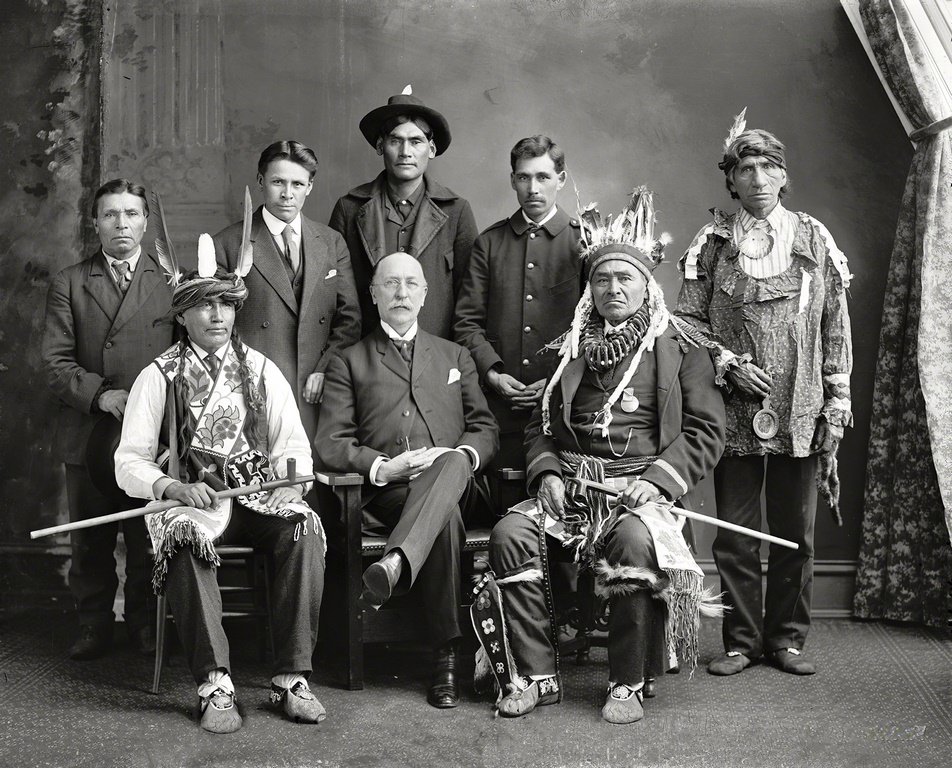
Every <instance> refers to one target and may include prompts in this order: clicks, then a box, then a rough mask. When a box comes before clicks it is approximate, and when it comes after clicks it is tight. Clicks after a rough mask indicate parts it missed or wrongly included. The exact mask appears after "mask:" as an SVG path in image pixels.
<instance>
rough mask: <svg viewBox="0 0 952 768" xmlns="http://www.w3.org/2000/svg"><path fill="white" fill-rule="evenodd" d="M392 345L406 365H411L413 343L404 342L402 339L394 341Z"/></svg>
mask: <svg viewBox="0 0 952 768" xmlns="http://www.w3.org/2000/svg"><path fill="white" fill-rule="evenodd" d="M393 345H394V346H395V347H396V348H397V352H399V353H400V357H402V358H403V359H404V360H405V361H406V364H407V365H412V364H413V342H412V341H406V340H404V339H394V340H393Z"/></svg>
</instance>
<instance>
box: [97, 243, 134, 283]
mask: <svg viewBox="0 0 952 768" xmlns="http://www.w3.org/2000/svg"><path fill="white" fill-rule="evenodd" d="M102 255H103V256H105V257H106V263H107V264H108V265H109V274H110V275H111V276H112V279H113V281H114V282H117V281H116V270H115V267H114V266H113V265H114V264H115V263H116V262H118V261H124V262H125V263H126V264H128V265H129V279H130V280H131V279H132V276H133V275H134V274H135V273H136V267H137V266H138V265H139V257H140V256H141V255H142V246H141V245H140V246H138V247H137V248H136V250H135V253H133V254H132V255H131V256H130V257H129V258H128V259H117V258H115V257H114V256H110V255H109V254H108V253H106V252H105V251H103V252H102ZM117 284H118V282H117Z"/></svg>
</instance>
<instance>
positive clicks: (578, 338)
mask: <svg viewBox="0 0 952 768" xmlns="http://www.w3.org/2000/svg"><path fill="white" fill-rule="evenodd" d="M654 218H655V214H654V206H653V202H652V194H651V192H650V191H649V190H647V189H646V188H645V187H638V188H636V189H635V190H634V192H633V193H632V197H631V200H630V202H629V204H628V206H627V207H626V208H625V210H624V211H623V212H622V213H621V214H620V215H619V216H618V217H617V218H615V219H614V220H612V218H611V216H609V217H608V218H607V220H605V221H602V218H601V216H600V214H599V212H598V210H597V209H596V208H595V205H594V204H593V205H590V206H588V207H587V208H585V209H584V210H583V211H581V213H580V215H579V219H580V221H581V224H582V228H581V230H582V242H581V258H582V259H583V260H585V262H586V272H587V274H589V275H591V274H592V273H593V272H594V270H595V268H596V267H597V266H598V265H599V264H601V263H602V262H603V261H608V260H610V259H622V260H624V261H626V262H628V263H630V264H632V265H634V266H635V267H637V268H638V269H639V270H640V271H641V272H642V273H643V274H644V276H645V278H646V282H647V290H646V298H645V303H644V305H643V306H642V307H641V308H640V309H638V310H637V311H636V313H635V314H634V315H633V316H632V317H631V318H630V319H629V320H628V322H627V323H626V324H625V325H624V326H623V327H622V328H620V329H618V330H617V331H614V332H610V333H607V334H606V333H605V322H604V319H603V318H602V317H601V316H600V315H599V314H598V312H597V310H596V308H595V304H594V302H593V298H592V290H591V286H590V285H586V287H585V291H584V293H583V294H582V297H581V299H580V300H579V302H578V305H577V306H576V308H575V313H574V317H573V320H572V324H571V326H570V328H569V329H568V330H567V331H566V332H565V333H564V334H563V335H562V336H560V337H559V338H558V339H556V340H555V341H553V342H552V343H551V344H549V345H548V348H552V349H557V350H558V354H559V358H560V359H559V365H558V367H557V368H556V370H555V373H554V374H553V375H552V377H551V378H550V380H549V381H548V383H547V385H546V388H545V391H544V393H543V397H542V404H541V410H542V429H543V432H544V433H545V434H547V435H551V434H552V432H551V415H550V409H549V407H550V401H551V398H552V393H553V392H554V391H555V388H556V386H557V385H558V382H559V380H560V379H561V377H562V374H563V373H564V372H565V369H566V367H567V366H568V364H569V363H570V362H571V361H573V360H576V359H578V358H579V357H580V356H581V357H583V358H584V360H585V363H586V366H587V367H588V368H589V369H590V370H591V371H592V372H594V373H595V374H596V375H605V374H612V373H613V374H616V375H617V373H618V368H619V366H620V365H621V364H623V363H625V361H627V366H626V368H625V370H624V372H623V373H622V374H621V376H620V377H618V378H617V381H618V383H617V385H615V386H614V388H613V389H612V391H611V394H610V395H609V397H608V399H607V400H606V401H605V403H604V405H603V406H602V408H601V409H600V410H599V411H598V412H597V413H596V414H595V419H594V428H595V430H596V431H600V432H601V434H602V436H603V437H605V436H607V435H608V431H609V427H610V425H611V423H612V420H613V419H614V415H613V409H614V408H615V407H616V406H618V407H620V408H622V409H623V410H625V411H629V412H630V411H633V410H635V409H637V407H638V402H637V400H636V399H635V400H633V399H632V397H631V390H630V389H629V386H630V383H631V380H632V378H633V377H634V375H635V373H636V371H637V370H638V366H639V364H640V363H641V361H642V359H643V357H644V355H645V353H646V352H648V351H650V350H652V349H653V348H654V343H655V340H656V339H657V338H658V337H659V336H660V335H661V334H663V333H664V332H665V331H666V330H667V329H668V327H669V326H671V327H673V328H674V329H675V330H676V331H677V332H678V334H679V336H680V337H681V338H682V339H683V340H684V342H685V343H686V344H688V345H690V346H695V347H696V346H708V344H709V343H708V342H707V340H706V339H705V338H704V337H703V336H701V335H700V334H699V333H697V332H695V331H694V329H693V328H691V327H690V326H686V325H685V324H684V323H682V322H680V321H679V320H678V319H677V318H675V317H674V316H672V315H670V314H669V313H668V310H667V307H666V306H665V303H664V296H663V293H662V291H661V287H660V286H659V285H658V283H657V282H656V281H655V280H654V278H653V276H652V270H653V269H654V268H655V267H656V266H657V265H658V264H659V263H660V262H661V260H662V258H663V249H664V246H665V245H666V244H667V243H668V242H669V241H670V238H669V237H668V236H667V234H662V235H661V237H660V238H658V239H655V238H654ZM559 458H560V461H561V464H562V471H563V475H564V476H565V477H566V478H579V479H584V480H594V481H597V482H599V483H603V484H609V485H614V486H615V487H617V488H618V489H619V490H624V488H625V487H626V486H627V484H628V482H629V481H630V480H631V479H634V478H637V477H639V476H640V475H641V473H642V472H644V470H645V469H646V468H647V467H648V466H650V465H651V464H652V463H653V462H654V461H655V460H656V459H657V458H658V457H656V456H621V457H620V458H616V459H605V458H603V457H599V456H588V455H583V454H580V453H575V452H569V451H562V452H561V453H560V456H559ZM668 506H670V505H668ZM649 507H659V508H660V509H662V510H663V509H664V508H665V505H664V504H658V505H654V504H649V505H646V506H645V507H640V508H638V509H629V508H628V507H625V506H623V505H619V504H617V503H615V502H614V500H613V499H610V498H609V497H608V496H607V495H606V494H605V493H603V492H600V491H595V490H592V489H590V488H588V489H586V491H585V492H583V493H574V492H572V491H571V490H568V491H567V492H566V497H565V512H564V515H563V517H562V519H560V520H555V519H553V518H552V517H549V516H547V515H546V514H545V513H544V512H543V511H542V508H541V506H540V504H539V502H538V501H537V500H536V499H529V500H527V501H524V502H521V503H520V504H517V505H516V506H514V507H513V508H512V509H511V510H510V512H511V513H520V514H524V515H527V516H529V517H531V518H533V519H535V520H537V521H538V523H539V528H540V535H541V534H542V532H543V531H544V532H545V533H548V534H549V535H551V536H554V537H555V538H557V539H559V540H560V541H561V542H562V544H563V546H565V547H567V548H569V549H570V550H571V551H572V553H573V557H574V560H575V562H577V563H578V564H579V565H580V567H584V568H590V569H592V570H594V572H595V575H596V590H597V591H598V592H599V593H600V594H604V595H607V594H611V593H612V592H613V591H615V590H614V588H615V587H617V586H618V585H616V584H614V583H613V579H614V576H613V574H612V572H611V570H612V569H611V568H610V567H608V566H607V563H606V562H605V560H604V559H603V558H602V549H603V547H604V539H605V536H606V535H607V533H608V532H609V531H610V530H611V529H612V528H613V527H614V525H615V524H616V523H617V522H618V520H620V519H621V518H623V517H625V516H628V515H632V514H635V515H638V516H639V517H641V518H642V520H643V522H644V523H645V525H646V527H647V528H648V530H649V532H650V533H651V536H652V540H653V542H654V545H655V553H656V555H657V559H658V563H659V566H660V567H661V569H662V571H663V572H664V577H663V578H660V579H659V580H658V584H657V587H656V590H655V591H656V594H657V595H658V597H660V598H661V599H664V600H665V602H666V604H667V608H668V611H667V614H668V618H667V627H666V638H667V650H668V656H669V658H670V660H671V662H672V665H673V663H674V661H675V657H680V658H681V659H682V660H684V661H685V663H687V664H688V665H689V666H690V667H691V668H692V669H693V668H694V666H695V665H696V663H697V653H698V629H699V624H700V615H701V614H702V613H703V614H705V615H711V616H719V615H721V613H722V612H723V606H722V605H721V603H720V600H719V598H718V597H716V596H715V595H714V594H713V593H711V592H710V591H708V590H705V589H704V587H703V576H704V574H703V572H702V571H701V569H700V568H699V567H698V565H697V563H696V562H695V561H694V558H693V557H692V555H691V552H690V550H689V548H688V546H687V543H686V542H685V540H684V537H683V535H682V533H681V528H680V526H678V525H676V524H675V525H672V524H669V523H667V522H665V521H664V517H665V516H664V515H658V514H656V513H657V511H658V510H657V509H649ZM652 513H655V514H652ZM540 553H541V560H542V562H541V563H539V564H538V565H539V566H540V567H538V568H536V567H531V565H530V567H528V568H527V569H526V570H525V571H524V572H521V573H517V574H499V575H497V574H493V573H491V572H490V573H488V574H486V575H485V576H484V577H483V579H482V580H481V581H480V583H479V585H477V587H476V589H475V590H474V593H475V595H476V599H475V601H474V603H473V607H472V609H471V613H472V617H473V626H474V628H475V630H476V634H477V637H478V638H479V641H480V644H481V650H480V652H479V653H478V654H477V678H479V677H480V676H481V675H488V674H489V673H492V674H493V675H494V676H495V678H496V682H497V684H498V686H499V695H500V697H502V696H503V695H505V694H507V693H509V692H510V690H512V689H511V687H510V686H512V685H514V684H515V683H514V682H513V681H515V680H517V679H518V671H517V670H515V668H514V664H513V660H512V656H511V654H510V653H509V647H508V642H507V639H506V636H505V624H504V605H505V598H504V596H503V594H504V591H505V587H506V585H507V584H510V583H512V582H517V581H530V580H544V581H545V582H547V581H548V579H547V573H546V568H545V565H546V563H545V558H546V548H545V545H544V542H543V543H542V546H541V547H540ZM497 576H498V577H497ZM499 586H502V587H503V590H502V592H501V591H500V589H499ZM546 587H547V588H546V590H545V592H546V596H547V598H548V597H549V595H550V590H549V589H548V585H547V584H546ZM549 610H550V622H554V619H553V612H552V606H551V601H550V602H549ZM554 638H555V634H554V632H553V647H555V648H556V661H558V654H557V648H558V646H557V642H556V641H555V639H554ZM477 682H479V680H477Z"/></svg>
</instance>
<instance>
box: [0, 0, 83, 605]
mask: <svg viewBox="0 0 952 768" xmlns="http://www.w3.org/2000/svg"><path fill="white" fill-rule="evenodd" d="M3 12H4V19H3V24H0V73H2V75H3V76H2V80H0V83H2V84H0V92H2V95H3V105H4V108H3V117H2V118H0V272H2V274H3V279H2V282H0V604H7V602H8V598H11V597H12V596H13V594H14V593H15V594H16V595H17V596H19V597H20V598H24V599H27V600H29V599H32V598H37V599H41V600H42V599H46V598H47V597H49V596H51V595H56V594H59V593H61V592H62V589H63V584H64V583H65V576H64V574H65V565H66V554H67V552H68V550H67V549H66V548H65V547H63V546H58V545H57V543H56V542H51V541H44V542H37V543H30V542H29V539H28V536H27V535H26V532H27V531H29V530H30V529H31V528H34V527H40V526H41V525H44V524H48V523H50V522H55V521H59V520H63V519H65V518H66V512H65V500H64V498H63V477H62V468H61V467H60V466H58V465H56V464H52V463H51V462H50V459H49V455H50V437H51V431H52V429H51V428H52V423H53V419H54V418H55V414H56V410H57V406H56V403H55V402H54V399H53V397H52V395H50V394H49V392H48V390H47V387H46V382H45V379H44V377H43V375H42V373H41V371H40V339H41V337H42V330H43V314H44V304H45V301H46V290H47V286H48V285H49V280H50V276H51V275H52V274H55V273H56V272H57V271H58V270H59V269H61V268H62V267H64V266H66V265H68V264H71V263H72V262H74V261H76V260H77V259H78V258H79V255H80V254H81V253H82V250H83V243H82V222H81V218H80V216H79V215H78V212H79V210H80V209H81V207H84V206H85V202H84V200H85V199H86V197H85V196H86V188H87V187H88V186H89V185H88V178H87V174H88V175H89V176H90V177H97V176H98V144H97V143H96V142H95V141H93V143H92V146H90V143H89V142H88V141H87V135H88V128H89V125H90V121H91V122H92V125H96V124H98V113H99V109H98V99H97V98H96V97H95V95H93V96H92V98H90V94H94V93H95V89H96V81H97V80H98V78H97V77H96V75H95V72H96V70H95V69H94V70H93V71H92V75H93V76H92V77H90V68H89V61H90V46H89V43H90V42H92V43H93V47H94V50H96V51H97V52H98V32H95V30H98V27H99V25H100V17H101V9H100V6H99V3H98V2H89V1H87V0H42V1H41V0H9V2H5V3H4V5H3ZM97 57H98V53H97V54H96V55H95V56H93V58H92V60H93V61H96V58H97ZM60 541H64V540H60ZM37 552H41V553H44V554H46V555H50V556H51V557H48V558H44V559H43V561H42V562H43V566H44V567H43V568H36V567H34V566H35V565H36V563H37V561H36V559H35V558H33V557H32V556H33V555H34V554H35V553H37Z"/></svg>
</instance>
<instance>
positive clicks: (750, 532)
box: [566, 477, 800, 549]
mask: <svg viewBox="0 0 952 768" xmlns="http://www.w3.org/2000/svg"><path fill="white" fill-rule="evenodd" d="M566 483H574V484H576V485H577V486H579V488H581V489H582V490H583V491H584V490H585V489H586V488H591V489H592V490H593V491H601V492H602V493H604V494H605V495H606V496H612V497H614V498H617V497H619V496H621V491H619V490H617V489H616V488H614V487H612V486H610V485H605V484H604V483H596V482H594V481H593V480H583V479H582V478H580V477H570V478H569V479H568V480H566ZM668 511H669V512H670V513H671V514H672V515H678V516H679V517H686V518H687V519H688V520H697V521H698V522H699V523H707V524H708V525H713V526H716V527H717V528H726V529H727V530H728V531H733V532H734V533H742V534H744V535H745V536H751V537H753V538H755V539H760V540H761V541H769V542H770V543H771V544H778V545H779V546H781V547H787V548H788V549H800V545H799V544H797V543H796V542H795V541H789V540H787V539H781V538H780V537H779V536H771V535H770V534H769V533H762V532H761V531H755V530H754V529H753V528H745V527H744V526H742V525H735V524H734V523H728V522H727V521H725V520H718V519H717V518H716V517H711V516H710V515H702V514H699V513H697V512H691V511H690V510H687V509H681V508H680V507H674V506H672V507H671V508H670V509H669V510H668Z"/></svg>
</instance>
